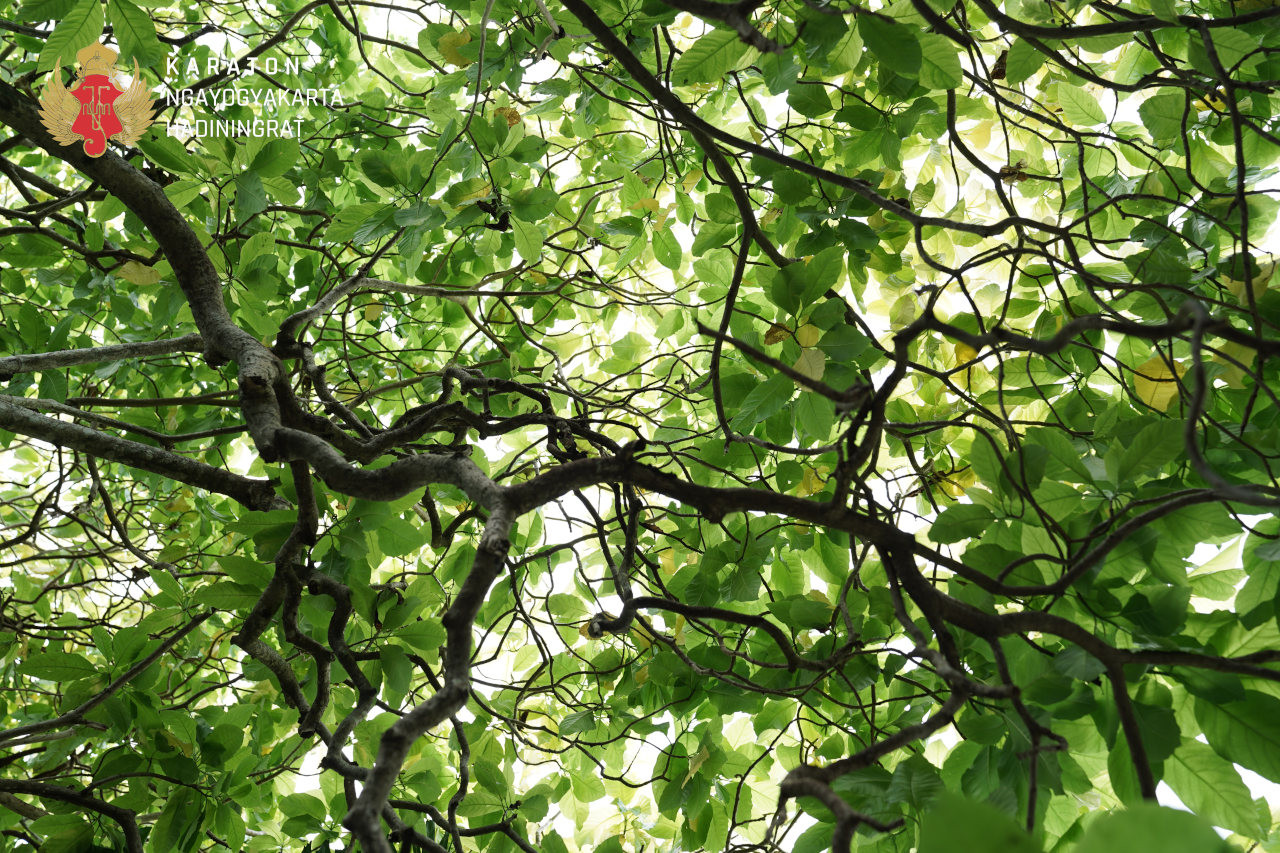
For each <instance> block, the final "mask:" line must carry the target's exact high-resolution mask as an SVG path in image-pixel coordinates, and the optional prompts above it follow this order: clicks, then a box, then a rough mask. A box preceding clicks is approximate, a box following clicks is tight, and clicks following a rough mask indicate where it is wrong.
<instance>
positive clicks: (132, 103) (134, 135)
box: [111, 57, 156, 145]
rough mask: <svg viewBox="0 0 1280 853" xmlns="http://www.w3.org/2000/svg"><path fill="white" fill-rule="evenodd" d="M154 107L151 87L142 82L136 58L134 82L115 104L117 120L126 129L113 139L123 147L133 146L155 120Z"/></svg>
mask: <svg viewBox="0 0 1280 853" xmlns="http://www.w3.org/2000/svg"><path fill="white" fill-rule="evenodd" d="M154 106H155V99H153V98H152V97H151V90H150V87H148V86H147V85H146V84H145V83H143V82H142V74H141V72H139V70H138V59H137V57H134V60H133V82H132V83H130V84H129V88H127V89H125V90H124V92H123V93H121V95H120V97H118V98H116V102H115V108H116V118H118V119H120V126H121V127H122V128H124V129H123V130H121V131H120V132H119V133H117V134H115V135H114V136H112V137H111V138H112V139H114V140H116V141H117V142H119V143H121V144H123V145H133V144H134V143H135V142H137V141H138V140H139V139H140V138H141V137H142V134H143V133H144V132H145V131H146V129H147V128H148V127H150V126H151V122H152V121H154V120H155V117H156V116H155V111H154V109H153V107H154Z"/></svg>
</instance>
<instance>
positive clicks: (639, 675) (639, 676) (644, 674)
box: [635, 664, 649, 684]
mask: <svg viewBox="0 0 1280 853" xmlns="http://www.w3.org/2000/svg"><path fill="white" fill-rule="evenodd" d="M635 680H636V684H644V683H645V682H646V681H648V680H649V665H648V664H645V665H644V666H642V667H640V668H639V669H637V670H636V674H635Z"/></svg>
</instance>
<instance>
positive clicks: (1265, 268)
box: [1227, 257, 1276, 305]
mask: <svg viewBox="0 0 1280 853" xmlns="http://www.w3.org/2000/svg"><path fill="white" fill-rule="evenodd" d="M1250 266H1253V264H1250ZM1256 269H1257V270H1258V274H1257V275H1255V276H1254V277H1253V279H1252V280H1251V281H1250V282H1249V289H1250V290H1251V291H1253V298H1254V301H1255V302H1256V301H1257V300H1259V299H1261V298H1262V294H1263V293H1265V292H1266V290H1267V282H1269V281H1270V280H1271V275H1272V274H1273V273H1274V272H1275V271H1276V259H1275V258H1274V257H1272V258H1271V260H1270V261H1268V262H1266V263H1258V264H1257V267H1256ZM1227 290H1230V291H1231V292H1232V293H1233V294H1234V295H1235V297H1236V299H1238V300H1240V304H1242V305H1247V304H1249V297H1247V296H1245V292H1244V282H1243V281H1236V280H1235V279H1233V278H1229V279H1227Z"/></svg>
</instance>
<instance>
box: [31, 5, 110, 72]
mask: <svg viewBox="0 0 1280 853" xmlns="http://www.w3.org/2000/svg"><path fill="white" fill-rule="evenodd" d="M105 23H106V18H105V17H104V15H103V13H102V0H80V2H78V3H76V5H75V6H74V7H73V8H72V9H71V11H70V12H67V16H66V17H65V18H63V19H62V21H61V22H60V23H59V24H58V26H56V27H54V30H53V32H52V33H51V34H50V35H49V38H48V40H47V41H46V42H45V43H44V47H43V48H42V49H41V50H40V61H39V62H37V63H36V68H37V70H39V71H49V70H52V69H53V67H54V65H55V64H56V63H58V62H62V63H63V64H69V63H72V62H74V61H75V56H76V53H77V52H78V51H79V50H80V49H81V48H83V47H87V46H88V45H91V44H93V43H94V42H96V41H97V40H98V39H99V38H100V37H101V36H102V27H103V25H104V24H105Z"/></svg>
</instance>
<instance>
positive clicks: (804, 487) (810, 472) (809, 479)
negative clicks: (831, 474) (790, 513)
mask: <svg viewBox="0 0 1280 853" xmlns="http://www.w3.org/2000/svg"><path fill="white" fill-rule="evenodd" d="M819 468H820V469H821V470H819ZM819 468H808V467H806V468H805V469H804V476H803V477H802V478H800V485H799V487H797V489H796V491H797V492H799V493H800V496H801V497H806V498H807V497H809V496H810V495H816V494H817V493H818V492H820V491H822V488H823V486H825V485H826V482H825V481H823V479H822V475H823V474H825V473H826V470H827V466H825V465H821V466H819Z"/></svg>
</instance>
